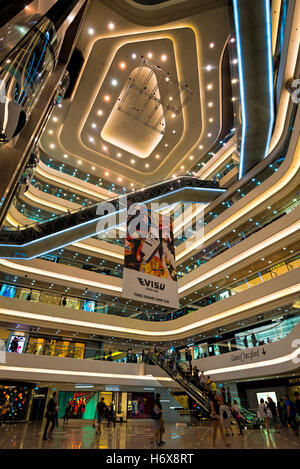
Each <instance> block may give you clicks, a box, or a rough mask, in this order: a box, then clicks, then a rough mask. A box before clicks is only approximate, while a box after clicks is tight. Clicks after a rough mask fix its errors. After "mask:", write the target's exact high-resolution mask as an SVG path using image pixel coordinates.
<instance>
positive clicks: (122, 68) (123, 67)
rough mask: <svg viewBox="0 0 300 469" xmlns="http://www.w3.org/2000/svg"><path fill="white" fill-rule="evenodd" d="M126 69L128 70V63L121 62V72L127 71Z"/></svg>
mask: <svg viewBox="0 0 300 469" xmlns="http://www.w3.org/2000/svg"><path fill="white" fill-rule="evenodd" d="M125 68H126V63H125V62H121V63H120V69H121V70H125Z"/></svg>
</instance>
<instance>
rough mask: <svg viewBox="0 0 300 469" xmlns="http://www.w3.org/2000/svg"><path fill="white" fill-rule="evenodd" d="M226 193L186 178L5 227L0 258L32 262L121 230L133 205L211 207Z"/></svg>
mask: <svg viewBox="0 0 300 469" xmlns="http://www.w3.org/2000/svg"><path fill="white" fill-rule="evenodd" d="M225 191H226V190H225V189H220V187H219V184H218V183H217V182H215V181H201V180H199V179H198V178H196V177H188V176H182V177H179V178H176V180H175V179H171V180H168V181H163V182H161V183H159V184H154V185H152V186H149V187H146V188H143V189H139V190H137V191H135V192H132V193H129V194H126V195H120V196H119V197H114V198H112V199H108V200H106V201H105V202H101V203H99V202H98V203H95V204H93V205H90V206H89V207H85V208H82V209H77V210H75V211H73V212H71V211H68V213H64V214H62V215H59V216H57V217H55V218H51V219H50V220H45V221H44V222H40V223H35V224H33V225H30V226H27V227H26V226H25V227H24V228H23V229H12V228H11V227H10V228H9V229H7V228H5V227H2V230H1V231H0V257H1V258H5V259H11V258H13V259H26V258H27V259H31V258H34V257H37V256H40V255H41V254H45V253H46V252H50V251H53V250H54V249H59V248H61V247H63V246H66V245H68V244H72V243H75V242H78V241H81V240H83V239H86V238H89V237H91V236H95V235H96V234H100V233H104V232H105V231H109V229H114V228H117V226H118V225H120V224H121V223H122V222H123V223H126V210H127V207H128V206H129V205H131V204H148V203H151V202H154V201H155V202H158V203H159V204H162V203H167V204H169V205H171V204H173V203H179V202H183V203H203V204H207V203H209V202H211V201H212V200H214V199H216V198H217V197H218V196H219V195H221V194H222V193H223V192H225ZM107 227H108V228H109V229H108V228H107Z"/></svg>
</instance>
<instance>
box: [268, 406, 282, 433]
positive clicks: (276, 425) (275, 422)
mask: <svg viewBox="0 0 300 469" xmlns="http://www.w3.org/2000/svg"><path fill="white" fill-rule="evenodd" d="M267 409H268V410H269V411H270V412H271V415H272V417H271V422H272V425H273V428H274V430H276V428H277V433H280V427H281V425H280V419H279V415H278V411H277V407H276V404H275V402H274V401H273V399H272V398H271V397H268V404H267Z"/></svg>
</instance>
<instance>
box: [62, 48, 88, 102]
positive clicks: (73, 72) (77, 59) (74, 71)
mask: <svg viewBox="0 0 300 469" xmlns="http://www.w3.org/2000/svg"><path fill="white" fill-rule="evenodd" d="M83 61H84V59H83V55H82V53H81V52H80V50H78V49H76V48H75V49H74V52H73V54H72V57H71V59H70V61H69V63H68V65H67V70H68V72H69V75H70V84H69V86H68V89H67V91H66V94H65V99H69V98H70V96H71V94H72V92H73V89H74V86H75V83H76V81H77V78H78V75H79V73H80V70H81V67H82V64H83Z"/></svg>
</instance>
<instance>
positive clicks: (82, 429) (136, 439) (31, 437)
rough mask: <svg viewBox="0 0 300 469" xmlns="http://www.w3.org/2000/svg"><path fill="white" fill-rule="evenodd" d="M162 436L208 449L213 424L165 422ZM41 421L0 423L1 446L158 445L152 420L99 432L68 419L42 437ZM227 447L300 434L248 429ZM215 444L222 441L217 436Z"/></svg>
mask: <svg viewBox="0 0 300 469" xmlns="http://www.w3.org/2000/svg"><path fill="white" fill-rule="evenodd" d="M165 427H166V432H165V434H164V436H163V439H164V441H165V444H164V445H163V446H161V447H159V448H164V449H210V448H212V427H211V424H210V423H206V422H205V423H201V424H200V425H199V426H198V427H188V426H184V425H180V424H179V425H176V424H175V423H174V424H173V423H167V424H166V426H165ZM43 429H44V422H43V424H42V423H34V422H31V423H27V424H23V423H19V424H7V425H2V426H1V427H0V449H152V448H157V447H156V445H155V443H154V440H153V430H152V422H151V421H144V422H142V421H139V422H136V421H135V422H127V423H117V424H116V427H114V428H113V427H111V428H107V425H106V424H103V425H102V432H101V435H96V430H95V428H93V426H92V422H89V421H75V420H73V421H69V423H68V424H66V425H62V422H61V423H60V426H59V427H57V428H56V429H55V430H54V431H53V434H52V437H51V438H49V439H48V440H47V441H43V439H42V437H43V435H42V431H43ZM228 440H229V442H230V444H231V445H230V447H229V448H230V449H300V436H299V437H297V436H295V435H294V433H293V432H292V431H291V430H290V429H288V430H286V431H284V432H281V433H280V434H278V433H275V432H274V430H270V432H269V433H268V432H267V431H266V430H265V429H260V430H247V431H245V434H244V436H238V431H237V428H236V427H235V428H234V436H233V437H232V436H230V437H228ZM216 448H218V449H223V448H225V444H224V442H223V441H222V439H221V438H220V435H218V436H217V440H216Z"/></svg>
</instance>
